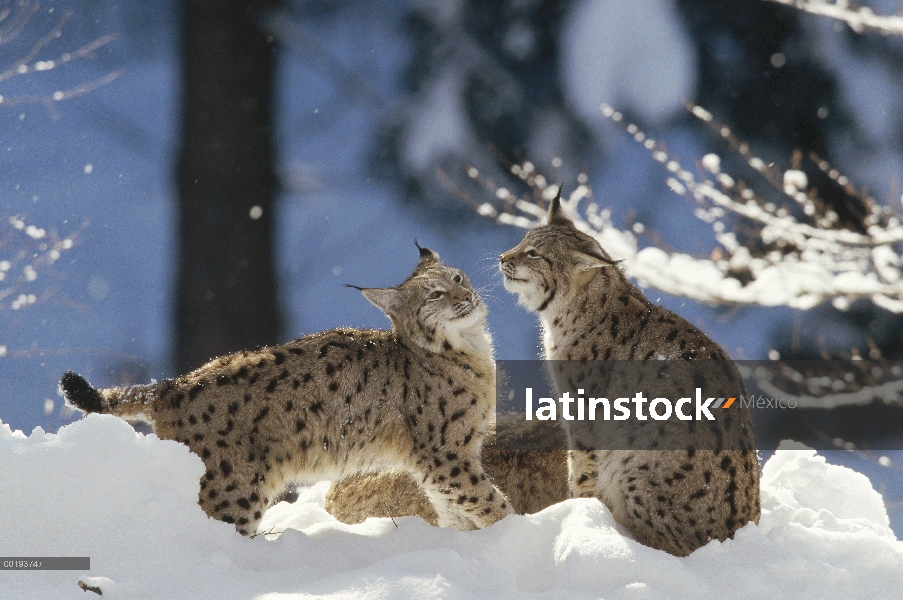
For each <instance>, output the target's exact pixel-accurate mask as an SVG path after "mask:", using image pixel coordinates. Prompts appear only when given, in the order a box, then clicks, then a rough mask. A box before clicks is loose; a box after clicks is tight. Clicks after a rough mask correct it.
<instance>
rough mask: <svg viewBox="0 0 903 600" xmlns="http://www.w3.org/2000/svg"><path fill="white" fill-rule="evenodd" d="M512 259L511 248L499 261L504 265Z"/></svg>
mask: <svg viewBox="0 0 903 600" xmlns="http://www.w3.org/2000/svg"><path fill="white" fill-rule="evenodd" d="M510 260H511V250H508V251H507V252H505V253H504V254H502V255H501V256H499V262H500V263H502V264H503V265H504V264H505V263H506V262H508V261H510Z"/></svg>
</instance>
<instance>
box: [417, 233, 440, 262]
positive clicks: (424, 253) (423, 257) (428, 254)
mask: <svg viewBox="0 0 903 600" xmlns="http://www.w3.org/2000/svg"><path fill="white" fill-rule="evenodd" d="M414 245H415V246H417V250H419V251H420V263H419V264H421V265H423V264H427V263H433V262H440V261H439V255H438V254H436V253H435V252H433V251H432V250H430V249H429V248H421V247H420V244H418V243H417V238H414Z"/></svg>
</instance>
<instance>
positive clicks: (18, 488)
mask: <svg viewBox="0 0 903 600" xmlns="http://www.w3.org/2000/svg"><path fill="white" fill-rule="evenodd" d="M783 448H786V446H785V447H783ZM203 472H204V467H203V464H202V463H201V460H200V459H199V458H198V457H197V456H195V455H193V454H191V453H189V452H188V449H187V448H186V447H185V446H183V445H180V444H178V443H175V442H171V441H161V440H159V439H158V438H157V437H156V436H154V435H148V436H145V435H142V434H138V433H135V431H134V430H133V429H132V428H131V427H129V425H128V424H126V423H125V422H123V421H121V420H119V419H117V418H115V417H111V416H105V415H91V416H89V417H87V418H85V419H83V420H81V421H78V422H76V423H73V424H71V425H68V426H66V427H63V428H62V429H60V431H59V433H58V434H47V433H45V432H44V431H42V430H41V429H40V428H37V429H35V430H34V431H33V432H32V433H31V435H30V436H25V435H24V434H23V433H22V432H19V431H13V430H11V429H10V427H9V426H8V425H5V424H3V423H2V422H0V481H2V492H0V531H2V538H0V539H2V543H0V544H2V552H0V554H3V555H4V556H90V557H91V570H90V571H89V572H78V571H0V597H2V598H41V599H43V598H69V597H79V598H86V597H87V596H84V595H83V592H82V591H81V590H79V589H78V587H77V583H78V581H79V580H81V581H84V582H85V583H86V584H88V585H92V586H97V587H99V588H100V589H101V590H103V598H104V599H106V598H255V599H259V600H264V599H266V600H276V599H280V600H287V599H301V598H312V597H328V598H511V597H525V596H537V597H543V598H559V597H567V598H602V597H604V598H694V599H699V598H726V597H733V598H746V597H749V598H765V597H782V598H819V600H827V599H830V598H844V599H846V598H853V597H858V598H895V599H899V598H903V543H901V542H900V541H899V540H897V539H896V538H895V537H894V534H893V532H892V531H891V530H890V528H889V526H888V517H887V511H886V509H885V507H884V504H883V502H882V499H881V496H880V495H879V494H878V493H877V492H876V491H875V490H874V489H873V488H872V486H871V484H870V483H869V481H868V479H867V478H866V477H865V476H864V475H862V474H859V473H857V472H855V471H852V470H850V469H847V468H845V467H839V466H834V465H831V464H827V463H826V462H825V460H824V459H823V458H822V457H821V456H818V455H817V454H816V453H815V451H813V450H789V449H781V450H779V451H778V452H777V453H776V454H775V455H774V457H773V458H771V459H770V460H769V461H768V462H767V463H766V464H765V467H764V474H763V477H762V509H763V510H762V519H761V522H760V523H759V525H758V526H756V525H752V524H750V525H747V526H746V527H745V528H743V529H741V530H740V531H738V532H737V535H736V537H735V539H733V540H728V541H726V542H724V543H718V542H713V543H710V544H709V545H708V546H705V547H703V548H701V549H700V550H697V551H696V552H695V553H693V554H692V555H691V556H689V557H687V558H676V557H674V556H670V555H668V554H665V553H664V552H661V551H658V550H653V549H651V548H647V547H645V546H641V545H640V544H638V543H636V542H634V541H633V540H631V539H630V538H629V537H628V536H626V535H625V533H624V532H623V530H621V529H620V528H619V527H618V526H617V525H616V524H615V523H614V521H613V520H612V517H611V514H610V512H609V511H608V509H606V508H605V507H604V506H603V505H602V504H600V503H599V502H598V501H595V500H569V501H567V502H563V503H561V504H558V505H555V506H552V507H549V508H548V509H546V510H544V511H542V512H540V513H537V514H535V515H530V516H516V515H515V516H509V517H507V518H505V519H504V520H502V521H500V522H499V523H497V524H495V525H493V526H492V527H490V528H488V529H484V530H481V531H474V532H460V531H453V530H448V529H438V528H435V527H431V526H429V525H428V524H426V523H425V522H424V521H422V520H421V519H419V518H416V517H405V518H401V519H396V520H395V521H394V522H393V521H392V520H390V519H370V520H368V521H367V522H365V523H362V524H360V525H344V524H342V523H339V522H338V521H336V520H335V519H333V518H332V517H331V516H330V515H329V514H328V513H326V512H325V511H324V510H323V500H324V495H325V493H326V490H327V489H328V484H325V483H321V484H318V485H315V486H313V487H311V488H307V489H306V491H304V492H303V493H302V495H301V497H300V499H299V500H298V501H297V502H295V503H294V504H285V503H283V504H279V505H277V506H275V507H273V508H272V509H271V510H270V511H269V512H268V513H267V515H266V516H265V518H264V523H263V525H262V530H264V531H266V530H270V529H272V530H273V531H283V530H284V531H285V533H283V534H282V535H281V536H278V537H276V536H270V537H275V539H272V540H267V539H265V537H264V536H258V537H256V538H254V539H249V538H244V537H242V536H240V535H239V534H238V533H236V531H235V529H234V527H233V526H231V525H228V524H226V523H221V522H219V521H216V520H213V519H209V518H208V517H207V516H206V515H205V514H204V513H203V511H202V510H201V509H200V507H199V506H198V505H197V503H196V502H197V492H198V479H199V478H200V477H201V475H202V474H203ZM89 596H92V597H93V594H90V593H89Z"/></svg>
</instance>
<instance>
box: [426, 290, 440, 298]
mask: <svg viewBox="0 0 903 600" xmlns="http://www.w3.org/2000/svg"><path fill="white" fill-rule="evenodd" d="M443 293H444V292H443V291H442V290H434V291H433V293H431V294H430V295H429V296H427V297H428V298H429V299H430V300H438V299H439V298H441V297H442V294H443Z"/></svg>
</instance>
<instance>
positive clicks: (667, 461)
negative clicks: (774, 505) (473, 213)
mask: <svg viewBox="0 0 903 600" xmlns="http://www.w3.org/2000/svg"><path fill="white" fill-rule="evenodd" d="M560 194H561V190H560V189H559V190H558V197H556V198H555V200H554V201H553V202H552V204H551V206H550V209H549V214H548V222H547V225H544V226H541V227H538V228H536V229H533V230H531V231H529V232H527V234H526V235H525V237H524V239H523V240H522V241H521V243H520V244H518V245H517V246H515V247H514V248H513V249H511V250H509V251H508V252H505V253H504V254H502V255H501V257H500V268H501V271H502V274H503V275H504V283H505V288H506V289H507V290H508V291H510V292H513V293H516V294H517V295H518V297H519V303H520V304H521V305H522V306H524V307H525V308H527V310H530V311H532V312H535V313H538V315H539V319H540V322H541V325H542V331H543V347H544V351H545V357H546V359H548V360H561V361H591V360H599V361H609V360H611V361H618V360H649V359H653V360H655V359H672V360H691V359H707V360H709V359H710V360H718V361H727V362H728V363H729V364H728V368H729V370H730V371H731V372H732V374H734V375H736V367H734V366H733V363H732V362H730V359H729V358H728V357H727V355H726V354H725V353H724V351H723V350H722V349H721V348H720V347H718V345H717V344H715V342H713V341H712V340H711V339H709V338H708V337H707V336H706V335H705V334H704V333H702V332H701V331H700V330H699V329H697V328H696V327H694V326H692V325H690V324H689V323H687V322H686V321H685V320H684V319H682V318H681V317H680V316H678V315H676V314H674V313H673V312H671V311H669V310H666V309H665V308H662V307H660V306H657V305H655V304H652V303H651V302H650V301H649V300H647V299H646V297H645V295H644V294H643V293H642V292H641V291H640V290H639V289H638V288H637V287H635V286H634V285H632V284H631V283H630V282H629V281H628V280H627V279H626V278H625V277H624V275H623V274H622V273H621V270H620V268H619V267H618V266H617V263H616V262H615V261H614V260H612V258H611V257H610V256H609V255H608V253H606V252H605V250H603V249H602V247H601V246H600V245H599V243H598V242H597V241H596V240H595V239H594V238H592V237H590V236H589V235H587V234H585V233H583V232H581V231H579V230H578V229H577V228H576V227H575V226H574V224H573V222H572V221H571V220H570V219H568V218H567V217H566V216H565V214H564V212H563V209H562V205H561V198H560ZM556 383H564V382H556ZM736 414H738V415H739V416H738V417H736V418H733V419H728V421H727V423H726V424H725V427H726V429H725V430H724V431H723V432H717V433H718V435H719V436H721V435H724V436H725V437H727V436H730V437H731V439H732V440H733V441H734V442H735V444H734V446H733V447H734V448H740V449H739V450H717V449H716V450H705V449H698V450H696V449H694V448H693V447H692V446H691V447H689V448H688V449H687V450H636V451H626V450H594V451H586V450H575V449H574V448H575V447H577V446H575V444H574V439H573V431H571V430H570V429H569V428H568V423H569V422H567V421H565V422H562V424H563V425H565V429H566V430H567V431H568V435H569V438H570V445H571V448H572V450H571V451H570V452H569V455H568V471H569V479H570V485H569V487H570V494H571V495H572V496H574V497H595V498H598V499H599V500H601V501H602V502H603V503H604V504H605V505H606V506H608V508H609V509H610V510H611V512H612V514H613V516H614V518H615V520H616V521H617V522H618V523H619V524H621V525H622V526H624V527H625V528H626V529H628V530H629V531H630V532H631V533H632V534H633V535H634V537H635V538H636V539H637V541H639V542H641V543H643V544H646V545H648V546H652V547H654V548H659V549H663V550H666V551H667V552H669V553H671V554H675V555H678V556H685V555H687V554H690V553H691V552H692V551H693V550H695V549H696V548H698V547H700V546H702V545H704V544H706V543H707V542H708V541H709V540H711V539H718V540H724V539H726V538H730V537H732V536H733V534H734V532H735V531H736V530H737V529H738V528H740V527H742V526H743V525H745V524H746V523H747V522H749V521H754V522H758V519H759V514H760V508H759V470H758V462H757V456H756V452H755V443H754V439H753V430H752V421H751V417H750V415H749V412H748V411H747V410H745V409H743V408H742V407H741V410H740V411H738V413H736ZM719 439H720V438H719ZM652 447H654V446H652Z"/></svg>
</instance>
